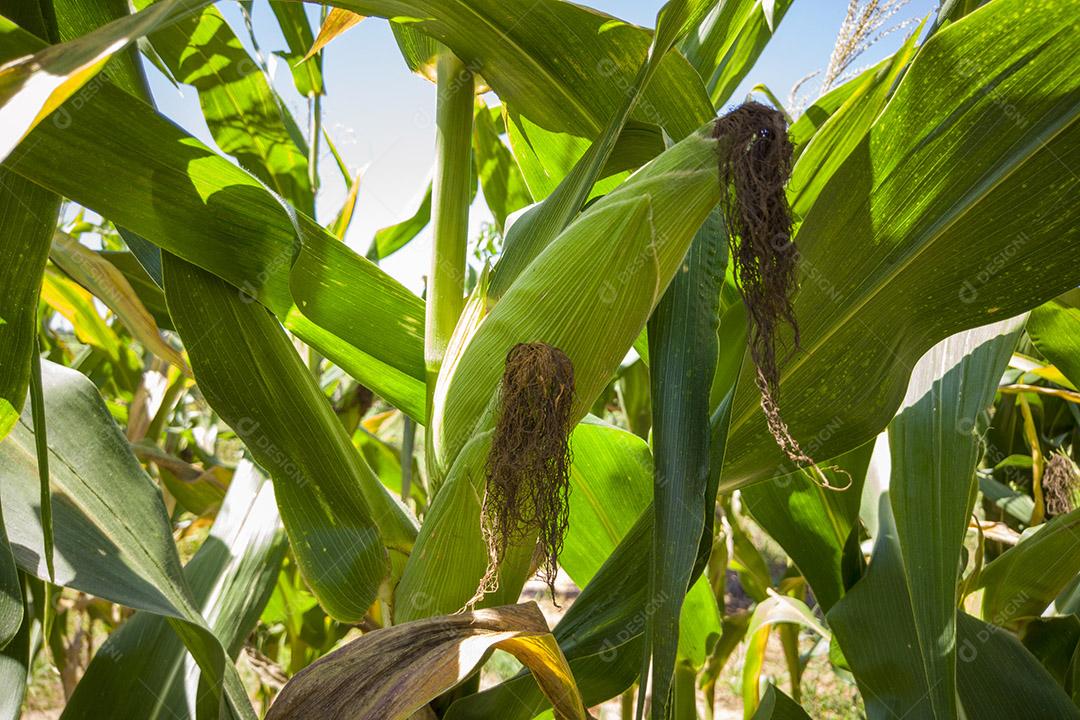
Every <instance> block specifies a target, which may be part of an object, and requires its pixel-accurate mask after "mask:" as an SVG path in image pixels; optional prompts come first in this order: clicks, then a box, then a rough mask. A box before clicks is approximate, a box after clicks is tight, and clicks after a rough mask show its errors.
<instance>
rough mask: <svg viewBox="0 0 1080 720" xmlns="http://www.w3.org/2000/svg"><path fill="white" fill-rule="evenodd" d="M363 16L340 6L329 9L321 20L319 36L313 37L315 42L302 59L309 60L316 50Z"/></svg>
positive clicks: (320, 48)
mask: <svg viewBox="0 0 1080 720" xmlns="http://www.w3.org/2000/svg"><path fill="white" fill-rule="evenodd" d="M364 17H365V16H364V15H357V14H356V13H354V12H350V11H348V10H342V9H341V8H333V9H332V10H330V14H329V15H327V16H326V20H324V21H323V24H322V27H321V28H319V36H318V37H317V38H315V44H314V45H312V46H311V49H310V50H308V53H307V55H305V56H304V60H310V59H311V58H312V57H313V56H314V55H315V54H316V53H317V52H319V51H320V50H322V49H323V48H324V47H326V46H327V45H328V44H329V43H330V41H331V40H333V39H334V38H336V37H337V36H338V35H341V34H342V33H344V32H345V31H346V30H348V29H349V28H351V27H352V26H353V25H356V24H357V23H358V22H360V21H361V20H363V19H364Z"/></svg>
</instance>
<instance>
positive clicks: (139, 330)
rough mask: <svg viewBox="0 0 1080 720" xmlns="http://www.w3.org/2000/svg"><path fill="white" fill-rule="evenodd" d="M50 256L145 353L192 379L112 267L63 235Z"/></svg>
mask: <svg viewBox="0 0 1080 720" xmlns="http://www.w3.org/2000/svg"><path fill="white" fill-rule="evenodd" d="M50 256H51V257H52V260H53V262H55V263H56V264H57V265H59V266H60V268H61V269H62V270H63V271H64V272H66V273H67V274H68V275H70V276H71V277H72V278H73V279H74V280H75V281H76V282H77V283H78V284H79V285H82V286H83V287H84V288H85V289H87V290H88V291H90V292H91V293H93V294H94V295H95V296H96V297H97V298H98V299H99V300H101V301H102V302H103V303H105V305H106V306H108V308H109V309H110V310H112V311H113V312H114V313H116V316H117V317H118V318H120V321H121V322H123V323H124V325H125V326H126V327H127V329H128V330H130V331H131V334H132V335H134V336H135V339H136V340H138V341H139V342H141V343H142V344H143V345H144V346H145V347H146V349H147V350H149V351H150V352H152V353H154V354H155V355H157V356H158V357H160V358H161V359H162V360H164V361H166V362H168V363H170V364H172V365H175V366H176V367H177V368H179V369H180V370H181V371H182V372H183V373H184V374H185V375H187V376H188V377H191V370H190V369H189V368H188V366H187V363H186V362H184V358H183V356H182V355H181V354H180V353H179V352H178V351H177V350H176V349H175V348H173V347H172V346H171V345H169V344H168V343H167V342H165V340H164V339H163V338H162V337H161V331H160V330H158V326H157V323H156V322H154V316H153V315H151V314H150V311H149V310H147V309H146V307H145V306H144V305H143V304H142V301H141V300H139V296H138V295H137V294H136V293H135V290H134V289H133V288H132V287H131V283H129V282H128V280H127V278H126V277H124V274H123V273H122V272H120V270H119V269H117V267H116V266H115V265H113V264H112V263H111V262H109V261H108V260H106V259H105V258H103V257H101V256H100V255H98V254H97V253H95V252H93V251H91V250H90V249H89V248H87V247H85V246H84V245H82V244H80V243H79V242H78V241H77V240H75V239H74V238H72V237H71V236H70V235H68V234H66V233H62V232H57V233H56V234H55V235H54V236H53V244H52V251H51V252H50Z"/></svg>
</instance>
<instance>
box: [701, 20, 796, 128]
mask: <svg viewBox="0 0 1080 720" xmlns="http://www.w3.org/2000/svg"><path fill="white" fill-rule="evenodd" d="M792 2H793V0H773V1H771V2H770V0H738V1H737V2H722V3H719V4H717V5H716V6H715V7H714V8H713V10H712V12H711V13H709V16H708V17H707V18H705V21H704V22H703V23H701V27H700V28H698V31H697V32H696V33H693V34H691V35H689V36H688V37H687V38H686V39H685V40H684V41H683V42H682V45H681V48H680V49H681V50H682V51H683V54H684V55H686V58H687V59H688V60H689V61H690V64H691V65H693V66H694V69H695V70H697V72H698V74H699V75H700V76H701V79H702V80H703V81H705V89H706V90H707V91H708V93H709V99H710V100H712V104H713V107H714V108H716V109H717V110H719V109H720V108H722V107H723V106H724V105H725V104H726V103H727V102H728V100H729V98H730V96H731V93H733V92H734V91H735V88H736V87H738V85H739V83H741V82H742V81H743V79H744V78H745V77H746V76H747V74H748V73H749V72H750V70H751V69H752V68H753V67H754V63H755V62H757V59H758V56H759V55H761V51H762V50H764V49H765V45H767V44H768V42H769V40H771V39H772V36H773V33H775V32H776V28H777V27H779V25H780V21H781V20H783V19H784V15H785V14H787V11H788V8H789V7H791V4H792Z"/></svg>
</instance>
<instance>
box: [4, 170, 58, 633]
mask: <svg viewBox="0 0 1080 720" xmlns="http://www.w3.org/2000/svg"><path fill="white" fill-rule="evenodd" d="M0 185H2V186H3V188H4V192H3V194H2V195H0V252H2V254H3V257H4V258H5V261H4V263H3V264H2V265H0V287H3V288H4V292H3V293H0V440H2V439H3V438H4V437H5V436H6V435H7V434H8V432H9V431H10V430H11V427H12V426H13V425H14V424H15V422H16V420H18V419H19V412H20V411H21V410H22V406H23V402H24V401H25V400H26V391H27V388H29V387H30V353H32V352H36V350H35V348H36V346H37V305H38V295H39V294H40V292H41V277H42V273H44V272H45V261H46V260H48V258H49V242H50V241H51V240H52V234H53V230H54V229H55V228H56V215H57V213H58V212H59V210H60V198H58V197H57V196H56V195H53V194H52V193H50V192H47V191H45V190H43V189H41V188H39V187H37V186H36V185H33V184H31V183H30V182H28V181H26V180H24V179H23V178H21V177H19V176H18V175H15V174H14V173H12V172H10V171H8V170H6V169H0ZM20 604H21V603H20ZM4 635H5V634H4V633H0V637H3V636H4ZM0 645H3V643H0Z"/></svg>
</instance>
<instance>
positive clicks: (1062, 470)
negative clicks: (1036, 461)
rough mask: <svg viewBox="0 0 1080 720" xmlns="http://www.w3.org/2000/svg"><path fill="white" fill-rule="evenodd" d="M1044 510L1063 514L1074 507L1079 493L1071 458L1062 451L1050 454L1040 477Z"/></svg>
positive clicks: (1053, 513)
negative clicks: (1044, 499) (1044, 503)
mask: <svg viewBox="0 0 1080 720" xmlns="http://www.w3.org/2000/svg"><path fill="white" fill-rule="evenodd" d="M1042 484H1043V495H1044V497H1045V498H1046V511H1047V512H1048V513H1050V514H1051V515H1055V516H1056V515H1064V514H1066V513H1069V512H1072V510H1073V509H1074V508H1075V507H1076V497H1077V495H1078V494H1080V477H1077V473H1076V467H1075V466H1074V465H1073V463H1072V460H1070V459H1069V457H1068V456H1067V455H1065V454H1064V453H1062V452H1056V453H1054V454H1053V455H1051V456H1050V461H1049V462H1048V463H1046V469H1045V470H1044V471H1043V477H1042Z"/></svg>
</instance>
